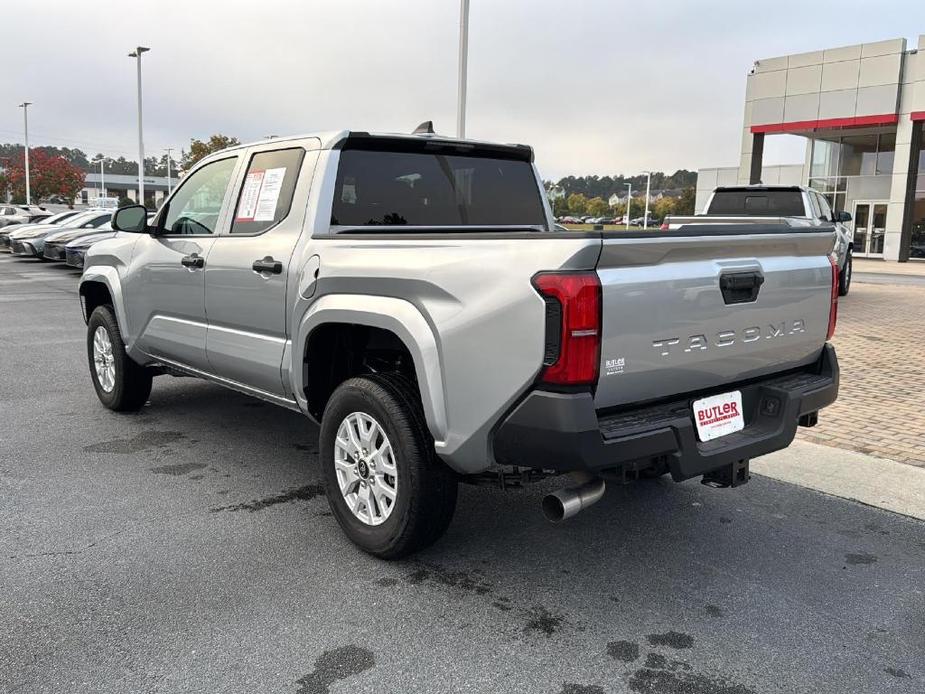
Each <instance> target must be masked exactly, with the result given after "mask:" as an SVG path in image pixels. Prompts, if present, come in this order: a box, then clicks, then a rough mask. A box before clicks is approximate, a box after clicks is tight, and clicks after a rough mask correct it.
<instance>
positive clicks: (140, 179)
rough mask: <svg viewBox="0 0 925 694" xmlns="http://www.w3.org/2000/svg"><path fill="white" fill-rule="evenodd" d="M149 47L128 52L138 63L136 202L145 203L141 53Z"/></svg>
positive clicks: (141, 47) (140, 47)
mask: <svg viewBox="0 0 925 694" xmlns="http://www.w3.org/2000/svg"><path fill="white" fill-rule="evenodd" d="M150 50H151V49H150V48H145V47H144V46H137V47H136V48H135V50H134V51H132V52H131V53H129V54H128V57H129V58H135V61H136V63H137V65H138V204H139V205H144V204H145V141H144V136H143V135H142V132H143V131H142V127H141V54H142V53H147V52H148V51H150Z"/></svg>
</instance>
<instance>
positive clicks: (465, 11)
mask: <svg viewBox="0 0 925 694" xmlns="http://www.w3.org/2000/svg"><path fill="white" fill-rule="evenodd" d="M468 62H469V0H460V2H459V92H458V103H457V106H456V108H457V111H456V137H459V138H463V137H465V136H466V79H467V75H466V73H467V68H468Z"/></svg>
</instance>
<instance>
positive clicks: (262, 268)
mask: <svg viewBox="0 0 925 694" xmlns="http://www.w3.org/2000/svg"><path fill="white" fill-rule="evenodd" d="M251 269H252V270H253V271H254V272H269V273H271V274H273V275H278V274H280V273H281V272H282V271H283V264H282V263H281V262H279V261H278V260H273V256H270V255H268V256H267V257H266V258H263V259H262V260H255V261H254V264H253V265H251Z"/></svg>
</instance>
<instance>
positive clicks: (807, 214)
mask: <svg viewBox="0 0 925 694" xmlns="http://www.w3.org/2000/svg"><path fill="white" fill-rule="evenodd" d="M849 222H851V215H850V214H849V213H848V212H833V211H832V208H831V207H830V206H829V201H828V200H827V199H826V197H825V196H824V195H823V194H822V193H820V192H819V191H817V190H813V189H812V188H806V187H804V186H787V185H764V184H762V183H758V184H754V185H748V186H720V187H719V188H716V189H715V190H714V191H713V193H712V194H711V195H710V199H709V200H707V204H706V205H705V206H704V208H703V212H702V213H701V214H698V215H693V216H680V215H668V216H667V217H665V219H664V221H663V222H662V225H661V228H662V231H669V230H673V229H680V228H681V227H683V226H685V225H689V224H789V225H790V226H823V227H826V228H828V227H832V226H834V228H835V247H834V249H833V253H834V254H835V260H836V263H837V264H838V294H839V296H846V295H847V294H848V290H849V289H850V288H851V274H852V271H851V266H852V255H853V253H854V236H853V234H852V232H851V230H850V229H849V228H848V227H847V226H846V224H848V223H849Z"/></svg>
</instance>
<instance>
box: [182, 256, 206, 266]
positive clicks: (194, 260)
mask: <svg viewBox="0 0 925 694" xmlns="http://www.w3.org/2000/svg"><path fill="white" fill-rule="evenodd" d="M180 262H181V263H182V264H183V266H184V267H190V268H192V267H205V264H206V259H205V258H203V257H202V256H201V255H197V254H196V253H193V254H192V255H185V256H183V258H182V259H181V260H180Z"/></svg>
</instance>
